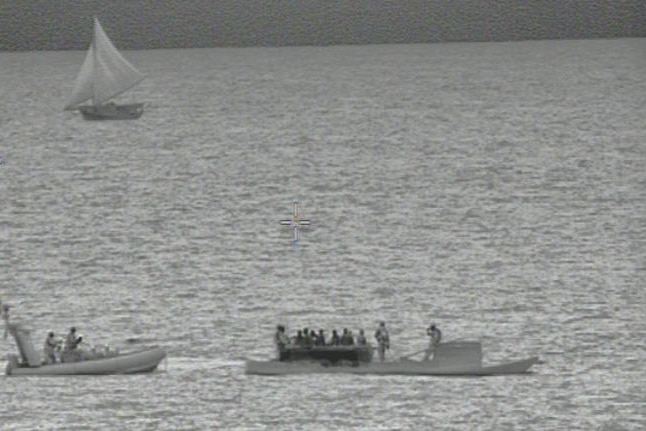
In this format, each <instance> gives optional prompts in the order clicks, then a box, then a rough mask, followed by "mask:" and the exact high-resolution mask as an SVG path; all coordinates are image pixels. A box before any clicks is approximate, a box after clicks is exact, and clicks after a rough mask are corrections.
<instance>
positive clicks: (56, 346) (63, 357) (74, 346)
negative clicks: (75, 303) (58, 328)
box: [43, 326, 83, 364]
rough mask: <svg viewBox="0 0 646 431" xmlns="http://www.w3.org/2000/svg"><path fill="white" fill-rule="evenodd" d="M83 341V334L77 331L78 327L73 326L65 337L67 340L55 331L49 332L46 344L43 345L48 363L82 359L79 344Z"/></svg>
mask: <svg viewBox="0 0 646 431" xmlns="http://www.w3.org/2000/svg"><path fill="white" fill-rule="evenodd" d="M82 342H83V336H81V335H78V334H77V333H76V328H75V327H73V326H72V327H71V328H70V332H69V333H68V334H67V336H66V337H65V340H63V339H61V338H60V337H56V334H55V333H54V332H53V331H50V332H49V333H48V334H47V338H46V339H45V345H44V347H43V350H44V353H45V362H46V363H47V364H55V363H57V362H59V361H60V362H74V361H78V360H79V359H81V355H80V352H79V348H78V347H79V345H80V344H81V343H82Z"/></svg>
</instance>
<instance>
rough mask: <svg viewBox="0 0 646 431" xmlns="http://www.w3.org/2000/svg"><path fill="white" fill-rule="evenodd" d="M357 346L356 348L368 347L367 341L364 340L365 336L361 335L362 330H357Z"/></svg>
mask: <svg viewBox="0 0 646 431" xmlns="http://www.w3.org/2000/svg"><path fill="white" fill-rule="evenodd" d="M357 345H358V346H367V345H368V341H367V340H366V336H365V335H364V333H363V329H359V335H357Z"/></svg>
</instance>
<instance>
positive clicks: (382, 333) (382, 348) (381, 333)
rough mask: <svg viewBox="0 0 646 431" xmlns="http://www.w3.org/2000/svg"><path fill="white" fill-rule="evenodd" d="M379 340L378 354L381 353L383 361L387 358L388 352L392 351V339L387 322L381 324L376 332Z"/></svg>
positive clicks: (380, 357) (380, 356)
mask: <svg viewBox="0 0 646 431" xmlns="http://www.w3.org/2000/svg"><path fill="white" fill-rule="evenodd" d="M375 338H376V339H377V346H378V347H377V352H379V359H380V360H381V361H383V360H384V359H385V358H386V350H389V349H390V337H389V336H388V330H387V329H386V322H384V321H383V320H382V321H381V323H379V328H378V329H377V331H376V332H375Z"/></svg>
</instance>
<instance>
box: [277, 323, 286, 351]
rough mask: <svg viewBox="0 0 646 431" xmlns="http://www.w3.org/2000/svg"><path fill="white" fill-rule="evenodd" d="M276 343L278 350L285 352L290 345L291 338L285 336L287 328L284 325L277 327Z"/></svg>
mask: <svg viewBox="0 0 646 431" xmlns="http://www.w3.org/2000/svg"><path fill="white" fill-rule="evenodd" d="M274 342H275V343H276V348H278V350H284V349H285V347H286V346H287V345H288V344H289V337H288V336H287V334H285V327H284V326H283V325H278V326H277V327H276V335H275V336H274Z"/></svg>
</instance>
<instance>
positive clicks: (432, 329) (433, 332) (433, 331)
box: [424, 323, 442, 361]
mask: <svg viewBox="0 0 646 431" xmlns="http://www.w3.org/2000/svg"><path fill="white" fill-rule="evenodd" d="M426 335H428V336H429V337H431V339H430V342H429V345H428V349H426V353H425V354H424V360H425V361H428V358H430V357H431V354H432V353H433V352H434V351H435V349H436V348H437V346H438V344H440V341H442V331H440V328H438V327H437V326H435V323H431V326H429V327H428V328H426Z"/></svg>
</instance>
